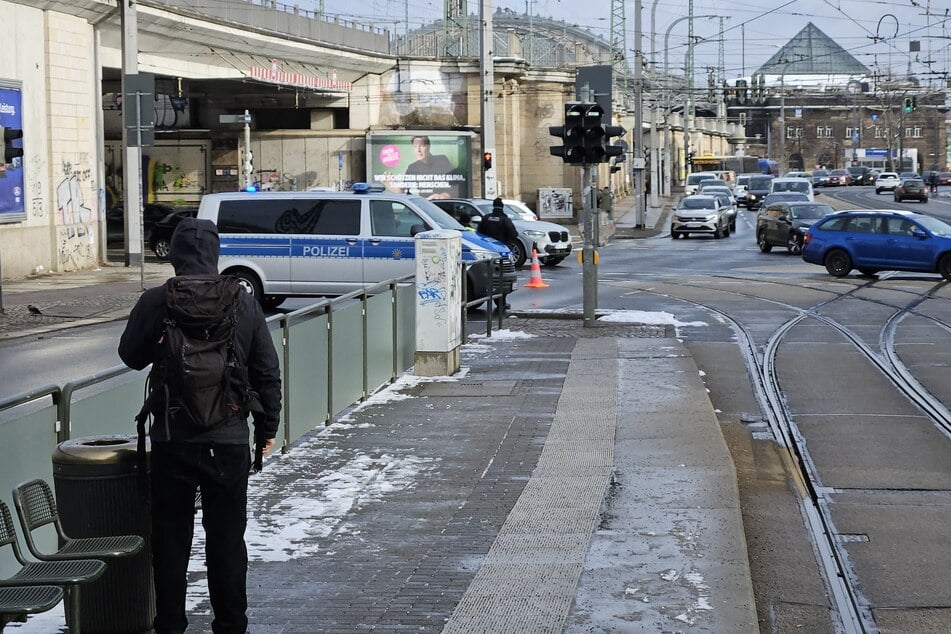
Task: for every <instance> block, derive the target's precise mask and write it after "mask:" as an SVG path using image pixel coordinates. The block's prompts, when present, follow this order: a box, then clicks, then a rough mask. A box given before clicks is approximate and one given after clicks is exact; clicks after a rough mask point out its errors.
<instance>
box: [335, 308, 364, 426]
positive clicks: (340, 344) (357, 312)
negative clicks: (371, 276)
mask: <svg viewBox="0 0 951 634" xmlns="http://www.w3.org/2000/svg"><path fill="white" fill-rule="evenodd" d="M331 314H332V317H333V328H332V330H331V340H332V346H333V348H332V350H331V354H332V362H331V377H330V380H331V381H333V391H332V393H333V401H332V403H331V405H332V407H331V410H332V411H331V412H330V414H331V416H336V415H337V414H338V413H340V412H341V411H343V410H344V409H346V408H347V407H349V406H350V405H351V404H353V403H355V402H357V401H359V400H360V399H361V398H363V346H364V341H363V304H362V303H361V302H359V301H355V302H353V303H350V304H346V305H344V306H343V307H341V308H335V310H334V311H333V313H331Z"/></svg>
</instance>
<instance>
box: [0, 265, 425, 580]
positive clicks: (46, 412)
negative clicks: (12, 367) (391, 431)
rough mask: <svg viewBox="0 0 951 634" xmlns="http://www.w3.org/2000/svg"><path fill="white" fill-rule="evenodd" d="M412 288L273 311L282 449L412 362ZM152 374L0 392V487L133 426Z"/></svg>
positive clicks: (390, 286) (379, 289)
mask: <svg viewBox="0 0 951 634" xmlns="http://www.w3.org/2000/svg"><path fill="white" fill-rule="evenodd" d="M415 296H416V293H415V284H414V282H413V276H412V275H409V276H406V277H402V278H398V279H392V280H387V281H385V282H381V283H379V284H374V285H373V286H368V287H366V288H364V289H361V290H358V291H354V292H352V293H348V294H347V295H343V296H341V297H337V298H334V299H328V300H323V301H320V302H317V303H316V304H313V305H311V306H307V307H305V308H302V309H300V310H296V311H293V312H290V313H286V314H283V315H274V316H272V317H270V318H269V319H268V320H267V323H268V328H269V330H270V332H271V337H272V339H273V340H274V344H275V347H276V348H277V350H278V358H279V361H280V364H281V376H282V379H283V380H282V388H283V403H282V410H281V428H280V429H281V432H280V433H282V434H283V436H282V443H281V446H282V451H283V452H287V451H289V449H290V446H291V444H292V443H293V442H294V441H295V440H297V439H298V438H300V437H301V436H303V435H304V434H306V433H308V432H309V431H311V430H312V429H314V428H315V427H318V426H320V425H323V424H326V423H328V422H329V421H330V420H331V419H332V418H333V417H334V416H336V415H338V414H339V413H341V412H342V411H344V410H345V409H346V408H348V407H350V406H351V405H353V404H354V403H358V402H360V401H363V400H365V399H366V398H367V397H368V396H369V395H370V394H372V393H373V392H374V391H375V390H376V389H377V388H378V387H380V386H381V385H384V384H386V383H388V382H392V381H395V380H396V378H397V377H398V376H399V374H400V373H401V372H403V371H404V370H406V369H407V368H409V367H411V366H412V365H413V361H414V353H415V344H416V341H415V319H416V316H415V315H416V297H415ZM356 359H359V360H360V361H359V362H358V363H354V361H355V360H356ZM147 376H148V371H147V370H142V371H135V370H131V369H129V368H127V367H126V366H124V365H119V366H114V367H111V368H108V369H106V370H103V371H101V372H97V373H95V374H91V375H88V376H84V377H81V378H79V379H76V380H75V381H70V382H69V383H66V384H65V385H63V386H62V387H60V386H57V385H45V386H43V387H40V388H37V389H33V390H30V391H28V392H24V393H21V394H16V395H14V396H10V397H6V398H3V399H0V447H2V450H0V451H2V456H3V457H2V459H0V496H3V495H5V493H7V492H9V491H11V490H12V489H13V487H14V486H16V485H17V484H18V483H20V482H23V481H24V480H29V479H32V478H43V479H46V480H48V481H50V480H52V477H53V467H52V461H51V455H52V453H53V451H54V450H55V449H56V447H57V445H58V444H59V443H61V442H64V441H66V440H70V439H72V438H79V437H88V436H100V435H113V434H134V433H135V422H134V420H133V417H134V416H135V415H136V413H138V411H139V409H140V408H141V406H142V402H143V399H144V396H145V382H146V378H147ZM3 564H4V562H3V561H0V568H2V567H3ZM0 576H2V575H0Z"/></svg>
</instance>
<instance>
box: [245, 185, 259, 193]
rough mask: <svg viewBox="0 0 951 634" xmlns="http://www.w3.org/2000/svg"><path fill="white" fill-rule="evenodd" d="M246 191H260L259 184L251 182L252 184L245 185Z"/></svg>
mask: <svg viewBox="0 0 951 634" xmlns="http://www.w3.org/2000/svg"><path fill="white" fill-rule="evenodd" d="M244 191H246V192H256V191H258V186H257V185H255V184H254V183H252V184H250V185H247V186H245V188H244Z"/></svg>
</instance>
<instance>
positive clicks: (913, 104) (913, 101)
mask: <svg viewBox="0 0 951 634" xmlns="http://www.w3.org/2000/svg"><path fill="white" fill-rule="evenodd" d="M917 110H918V95H912V96H911V111H912V112H917Z"/></svg>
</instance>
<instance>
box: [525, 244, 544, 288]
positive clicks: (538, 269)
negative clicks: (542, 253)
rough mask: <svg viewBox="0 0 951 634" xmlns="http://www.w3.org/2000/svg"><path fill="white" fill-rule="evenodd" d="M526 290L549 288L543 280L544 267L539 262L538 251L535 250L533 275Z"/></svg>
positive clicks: (533, 253)
mask: <svg viewBox="0 0 951 634" xmlns="http://www.w3.org/2000/svg"><path fill="white" fill-rule="evenodd" d="M525 288H548V284H545V280H543V279H542V266H541V264H539V262H538V249H535V248H533V249H532V274H531V277H529V279H528V284H526V285H525Z"/></svg>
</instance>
